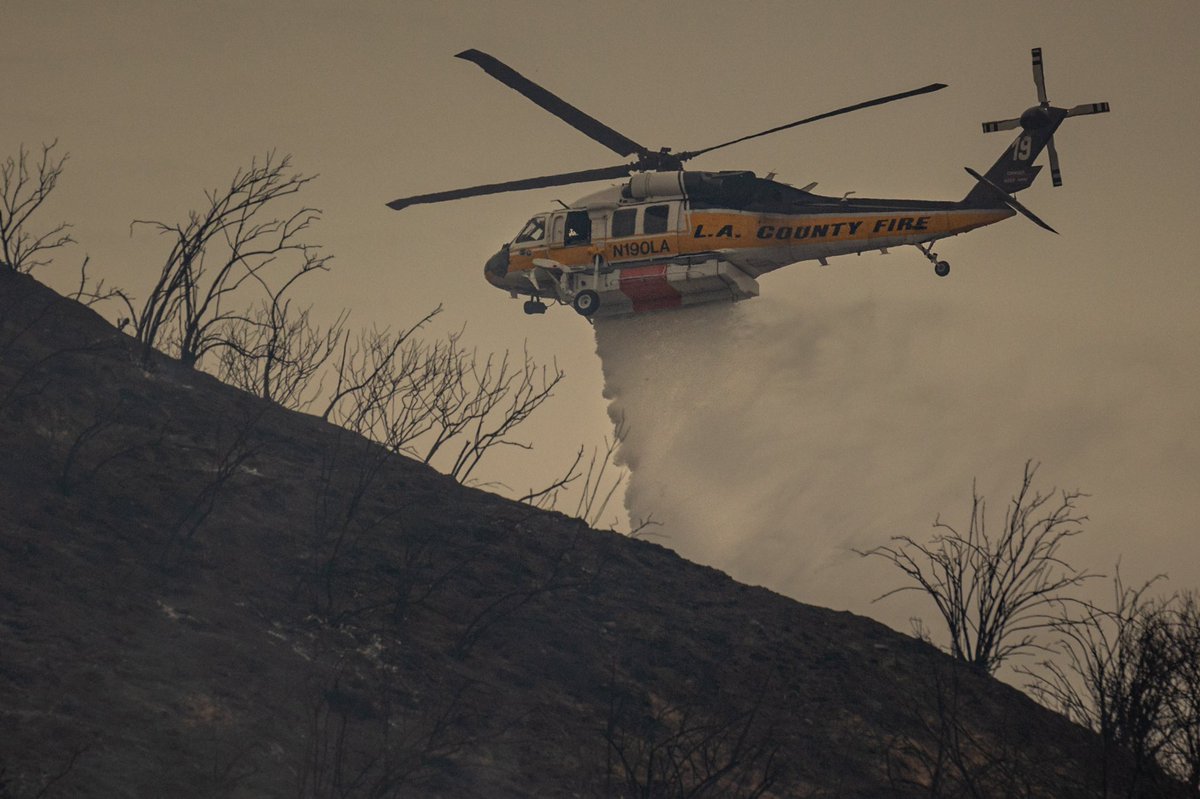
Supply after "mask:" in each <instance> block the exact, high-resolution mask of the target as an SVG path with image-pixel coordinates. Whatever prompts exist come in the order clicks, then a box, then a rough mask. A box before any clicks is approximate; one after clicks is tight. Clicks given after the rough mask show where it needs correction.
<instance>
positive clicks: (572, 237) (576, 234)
mask: <svg viewBox="0 0 1200 799" xmlns="http://www.w3.org/2000/svg"><path fill="white" fill-rule="evenodd" d="M591 240H592V220H591V219H589V218H588V214H587V211H568V212H567V238H566V240H565V241H564V242H563V243H564V244H566V245H567V246H568V247H569V246H570V245H572V244H587V243H588V242H589V241H591Z"/></svg>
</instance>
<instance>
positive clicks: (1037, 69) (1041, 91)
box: [1033, 47, 1050, 105]
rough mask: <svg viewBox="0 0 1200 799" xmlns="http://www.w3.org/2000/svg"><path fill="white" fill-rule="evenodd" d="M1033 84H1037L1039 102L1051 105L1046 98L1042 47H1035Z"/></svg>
mask: <svg viewBox="0 0 1200 799" xmlns="http://www.w3.org/2000/svg"><path fill="white" fill-rule="evenodd" d="M1033 85H1034V86H1037V93H1038V102H1039V103H1041V104H1042V105H1050V101H1049V100H1047V99H1046V74H1045V71H1044V70H1043V69H1042V48H1040V47H1035V48H1033Z"/></svg>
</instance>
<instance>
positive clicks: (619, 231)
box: [612, 208, 637, 238]
mask: <svg viewBox="0 0 1200 799" xmlns="http://www.w3.org/2000/svg"><path fill="white" fill-rule="evenodd" d="M636 223H637V209H636V208H622V209H621V210H620V211H614V212H613V215H612V234H613V238H620V237H622V236H632V235H633V228H634V225H635V224H636Z"/></svg>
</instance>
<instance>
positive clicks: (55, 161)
mask: <svg viewBox="0 0 1200 799" xmlns="http://www.w3.org/2000/svg"><path fill="white" fill-rule="evenodd" d="M57 146H58V140H57V139H55V140H54V141H53V142H51V143H50V144H43V145H42V157H41V158H40V159H39V160H38V162H37V163H36V164H31V162H30V153H29V151H28V150H26V149H25V145H23V144H22V145H20V146H19V147H18V149H17V156H16V157H15V158H14V157H12V156H9V157H8V159H7V160H5V161H4V163H3V164H0V269H11V270H12V271H14V272H21V273H23V274H29V273H30V272H32V271H33V270H34V269H37V268H38V267H41V266H46V265H47V264H49V263H50V262H51V260H52V259H51V258H50V257H48V256H49V253H51V252H52V251H53V250H56V249H58V248H59V247H63V246H65V245H67V244H71V243H72V242H74V239H72V238H71V236H70V234H69V233H68V232H67V231H68V230H69V229H70V225H68V224H67V223H65V222H63V223H60V224H58V225H56V226H54V227H52V228H50V229H49V230H47V231H46V232H44V233H40V234H35V233H33V232H32V231H31V230H30V229H29V223H30V219H31V218H32V217H33V215H34V214H36V213H37V212H38V211H39V210H40V209H41V207H42V205H43V204H44V203H45V202H46V200H47V199H48V198H49V197H50V195H51V194H52V193H53V192H54V188H55V187H56V186H57V185H58V179H59V178H60V177H61V176H62V172H63V166H64V165H65V164H66V162H67V158H68V157H69V155H68V154H66V153H64V154H63V155H61V156H55V155H54V148H55V147H57Z"/></svg>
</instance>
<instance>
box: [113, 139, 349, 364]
mask: <svg viewBox="0 0 1200 799" xmlns="http://www.w3.org/2000/svg"><path fill="white" fill-rule="evenodd" d="M290 168H291V157H290V156H283V157H282V158H277V157H276V155H275V153H274V152H269V153H267V155H266V157H265V159H264V160H263V162H262V164H261V165H260V164H259V163H258V161H257V159H256V160H254V161H252V162H251V163H250V167H249V168H248V169H239V170H238V172H237V174H235V175H234V177H233V180H232V181H231V182H230V183H229V186H228V187H227V188H225V189H223V190H212V191H207V192H205V197H206V199H207V206H206V207H205V208H204V210H202V211H192V212H191V213H190V214H189V216H188V221H187V222H184V223H177V224H168V223H166V222H159V221H152V220H140V219H139V220H135V221H134V223H133V224H134V225H135V226H136V225H146V226H148V227H150V228H152V229H154V230H156V231H158V233H159V234H160V235H164V236H167V237H168V238H169V239H170V240H171V241H172V245H171V249H170V251H169V252H168V254H167V257H166V259H165V261H164V263H163V267H162V270H161V271H160V273H159V277H158V280H157V281H156V283H155V285H154V286H153V288H152V289H151V290H150V294H149V296H148V297H147V299H146V301H145V303H144V304H143V305H142V308H141V310H140V311H138V310H134V308H133V305H132V302H130V301H128V300H127V303H128V305H129V307H130V310H131V311H132V314H133V324H134V330H135V334H136V336H137V339H138V340H139V341H140V342H141V343H142V359H143V362H148V360H149V358H150V353H151V351H152V350H153V349H154V348H156V347H157V348H160V349H163V348H165V349H167V350H169V351H170V352H171V353H172V354H174V355H175V356H176V357H178V358H179V360H180V361H181V362H182V363H183V364H184V365H185V366H188V367H192V366H194V365H195V364H196V363H197V361H199V360H200V358H201V357H203V356H204V354H205V353H207V352H209V351H211V350H213V349H217V348H219V347H222V346H224V345H225V343H226V339H227V335H226V334H227V330H228V326H229V325H230V324H235V325H236V324H247V323H249V322H250V320H249V319H248V318H247V316H246V313H245V312H244V311H241V310H231V304H233V307H234V308H237V307H238V305H237V304H236V303H235V301H234V298H235V297H236V296H237V293H238V291H239V289H241V288H242V286H243V285H245V284H246V283H258V284H259V285H263V286H265V285H268V281H267V280H266V278H265V273H266V270H267V269H268V268H269V267H272V266H273V265H275V264H276V263H277V262H280V260H281V259H284V258H286V259H288V260H289V261H294V262H296V264H297V265H295V266H293V267H290V269H291V271H290V272H289V273H288V274H289V275H290V277H289V278H288V279H287V280H285V281H284V284H283V288H281V289H280V290H279V292H280V293H281V292H282V291H283V289H284V288H286V287H287V286H289V285H291V284H292V283H293V282H294V281H295V280H296V279H298V278H299V277H301V276H303V275H306V274H309V273H311V272H314V271H318V270H325V269H327V263H328V261H329V256H322V255H320V254H319V253H318V250H317V248H316V247H314V246H312V245H309V244H306V243H304V242H303V241H302V240H301V236H302V234H304V233H305V232H306V231H307V230H308V228H309V227H310V225H312V223H313V222H315V221H316V220H318V219H319V218H320V211H318V210H317V209H315V208H309V207H303V208H300V209H299V210H297V211H294V212H292V213H290V214H283V215H281V216H272V213H273V212H274V209H275V208H276V207H277V206H278V204H279V201H280V200H283V199H285V198H288V197H290V196H292V195H295V194H297V193H298V192H299V191H300V190H301V189H302V188H304V186H305V185H307V184H308V183H309V182H310V181H311V180H312V179H313V178H312V177H309V176H304V175H300V174H289V173H288V171H289V169H290ZM269 293H270V292H269Z"/></svg>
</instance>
